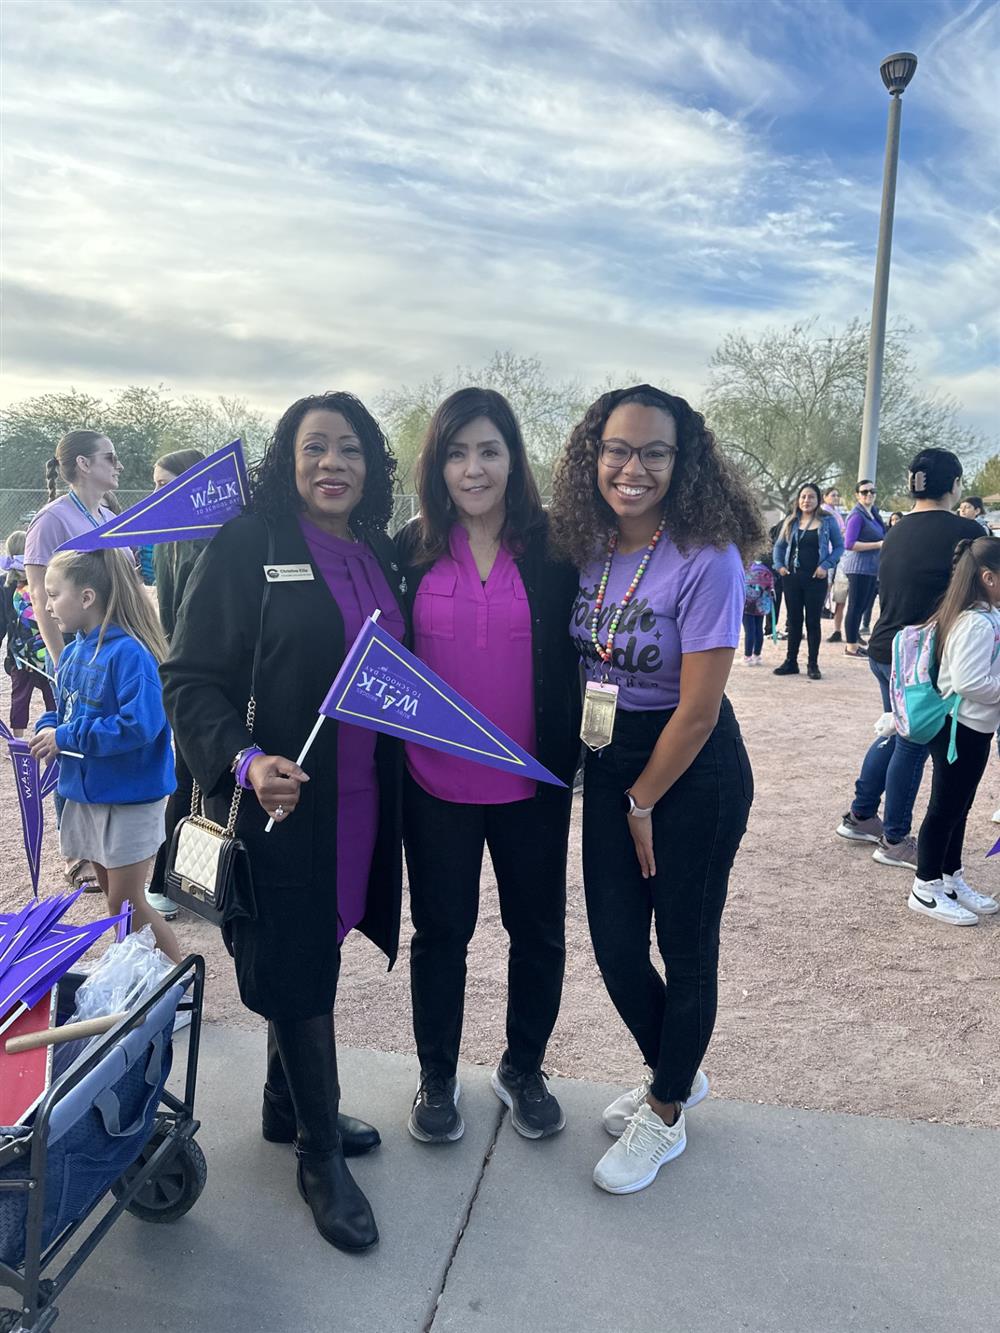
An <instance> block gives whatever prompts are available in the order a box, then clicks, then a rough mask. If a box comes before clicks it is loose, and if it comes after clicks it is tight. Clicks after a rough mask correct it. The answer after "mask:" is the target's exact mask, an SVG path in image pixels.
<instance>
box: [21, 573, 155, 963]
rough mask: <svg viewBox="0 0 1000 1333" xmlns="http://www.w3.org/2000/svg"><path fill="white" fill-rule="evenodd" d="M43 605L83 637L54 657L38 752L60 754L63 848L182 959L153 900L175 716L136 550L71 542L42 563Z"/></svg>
mask: <svg viewBox="0 0 1000 1333" xmlns="http://www.w3.org/2000/svg"><path fill="white" fill-rule="evenodd" d="M45 592H46V596H47V606H48V610H49V612H50V614H51V615H52V616H53V618H54V619H55V622H56V624H57V625H58V626H59V628H60V630H62V632H63V633H64V634H75V635H76V639H75V640H74V642H72V643H71V644H69V646H68V647H67V648H65V649H64V650H63V652H62V655H61V656H60V658H59V663H58V665H57V667H56V694H57V703H56V710H55V712H52V713H45V714H44V715H43V716H42V717H41V718H40V719H39V721H38V726H37V728H36V733H35V738H34V740H33V741H32V743H31V752H32V754H33V755H34V756H35V758H36V759H37V760H39V762H40V763H42V764H48V763H50V762H51V761H52V760H53V759H55V758H56V757H57V756H58V757H59V794H60V796H62V797H64V798H65V800H66V805H65V808H64V810H63V815H62V822H61V825H60V828H59V845H60V850H61V851H62V854H63V856H66V857H69V858H71V859H72V860H78V859H87V860H90V861H91V862H92V863H93V866H94V869H95V871H96V872H97V878H98V881H99V882H100V885H101V888H102V889H103V890H104V892H105V893H106V894H107V898H108V904H109V906H110V907H111V910H112V911H114V912H118V911H120V910H121V907H122V904H123V903H124V902H125V900H126V899H127V900H128V901H129V902H130V903H131V904H132V914H133V923H134V928H135V929H139V928H140V927H142V926H145V925H149V926H152V928H153V934H154V936H155V937H156V943H157V944H158V945H159V947H160V948H161V949H162V950H163V952H164V953H165V954H166V955H167V957H168V958H171V959H173V961H174V962H180V961H181V955H180V950H179V948H178V945H177V940H176V938H175V937H174V933H173V931H172V930H171V929H170V927H169V926H168V925H167V923H166V922H165V921H164V920H163V918H162V917H161V916H160V914H159V913H158V912H155V911H153V909H152V908H151V907H149V905H148V904H147V902H146V894H145V891H144V886H145V883H146V872H147V869H148V867H149V862H150V859H151V858H152V857H153V856H155V855H156V851H157V849H158V848H159V846H160V843H161V842H162V841H163V837H164V813H165V811H166V806H167V797H168V796H169V795H170V793H171V792H172V791H173V790H174V786H175V781H174V761H173V755H172V753H171V749H170V727H169V726H168V724H167V718H166V714H165V713H164V711H163V696H162V692H161V688H160V678H159V675H158V673H157V663H158V662H160V661H162V660H163V657H164V655H165V653H166V645H165V642H164V639H163V632H162V631H161V629H160V626H159V623H158V621H157V619H156V615H155V613H154V611H153V608H152V606H151V605H150V603H149V601H148V600H147V598H146V595H145V594H144V593H143V591H142V587H141V585H140V583H139V580H138V578H137V576H136V572H135V567H134V565H133V562H132V559H131V557H130V555H128V554H125V553H123V552H121V551H116V550H101V551H64V552H60V553H59V554H58V555H56V556H54V557H53V559H52V560H51V561H50V562H49V565H48V567H47V568H46V570H45Z"/></svg>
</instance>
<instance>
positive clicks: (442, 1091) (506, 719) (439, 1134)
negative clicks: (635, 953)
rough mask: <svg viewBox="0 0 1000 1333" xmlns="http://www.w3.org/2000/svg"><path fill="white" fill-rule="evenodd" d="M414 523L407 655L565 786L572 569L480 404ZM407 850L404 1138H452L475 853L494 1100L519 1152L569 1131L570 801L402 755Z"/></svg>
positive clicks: (574, 742) (455, 762)
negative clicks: (492, 960) (482, 899)
mask: <svg viewBox="0 0 1000 1333" xmlns="http://www.w3.org/2000/svg"><path fill="white" fill-rule="evenodd" d="M417 489H418V491H419V494H420V509H421V512H420V516H419V517H418V518H417V519H415V520H414V521H413V522H412V523H411V524H409V525H408V526H407V527H406V528H404V530H403V531H402V532H401V533H400V535H399V538H398V542H399V551H400V556H401V562H402V563H403V564H404V566H405V568H406V572H407V577H408V581H409V584H410V596H411V598H412V600H413V620H414V646H415V649H416V652H417V655H418V656H419V657H421V658H422V659H423V660H424V661H425V662H426V663H427V664H428V665H429V666H430V667H432V668H433V669H434V670H435V671H437V672H438V674H439V675H441V676H443V677H444V679H445V680H446V681H447V682H448V683H449V685H452V686H454V688H455V689H457V690H458V691H460V693H462V694H463V695H465V697H466V698H467V699H468V700H469V701H470V702H471V703H473V704H475V706H476V707H477V708H478V709H480V711H481V712H483V713H485V714H486V716H487V717H489V718H490V720H491V721H493V722H495V723H496V724H497V725H498V726H499V727H501V728H502V729H503V730H504V731H505V732H507V734H508V735H509V736H511V737H512V738H513V739H514V740H515V741H517V742H518V744H519V745H521V746H523V747H524V749H525V750H528V751H529V752H530V753H531V754H533V755H534V756H535V757H536V758H538V759H539V760H540V762H541V763H543V764H544V765H545V766H546V767H547V768H548V769H549V770H550V771H551V772H553V773H554V774H555V775H556V776H557V777H559V778H561V779H562V780H563V781H564V782H567V783H569V782H570V781H571V779H572V776H573V772H574V770H575V768H576V763H577V758H578V752H579V740H578V729H579V709H580V691H579V672H578V666H577V661H576V657H575V654H574V653H573V651H572V645H571V644H569V643H568V642H567V639H566V634H565V624H566V620H567V618H568V616H569V612H570V607H571V605H572V601H573V596H574V593H575V590H576V579H575V575H574V571H573V570H572V568H571V567H570V566H569V565H566V564H562V563H559V562H557V561H555V560H553V559H552V558H551V556H550V555H549V552H548V536H547V523H546V518H545V513H544V511H543V509H542V505H541V501H540V499H539V495H538V488H537V487H536V485H535V482H534V478H533V477H532V475H531V469H530V466H529V463H528V459H527V455H526V452H525V448H524V441H523V439H522V437H521V430H520V427H519V426H518V423H517V419H516V417H515V416H514V414H513V412H512V411H511V408H510V405H509V404H508V403H507V401H506V400H505V399H504V398H503V397H501V395H500V394H498V393H495V392H494V391H493V390H490V389H462V390H460V391H459V392H458V393H454V394H452V395H451V397H449V398H447V399H445V401H444V402H443V403H442V404H441V406H440V407H439V408H438V410H437V412H436V413H435V414H434V418H433V420H432V421H431V424H430V426H429V428H428V432H427V437H426V439H425V440H424V443H423V446H422V449H421V452H420V457H419V460H418V463H417ZM404 781H405V788H404V800H403V834H404V845H405V849H406V862H407V870H408V874H409V883H410V907H411V912H412V916H413V924H414V927H415V934H414V937H413V943H412V946H411V949H410V981H411V986H412V991H413V1027H414V1034H415V1037H416V1044H417V1054H418V1056H419V1058H420V1083H419V1087H418V1089H417V1095H416V1098H415V1100H414V1103H413V1110H412V1113H411V1115H410V1121H409V1130H410V1133H411V1134H412V1135H413V1136H414V1138H416V1139H419V1140H420V1141H421V1142H424V1143H448V1142H454V1141H455V1140H456V1139H459V1138H461V1136H462V1133H463V1131H464V1128H465V1126H464V1124H463V1121H462V1116H461V1113H460V1111H459V1109H458V1100H459V1094H460V1087H459V1082H458V1077H457V1074H456V1068H457V1064H458V1053H459V1045H460V1042H461V1036H462V1014H463V1006H464V999H465V977H466V952H467V948H468V944H469V941H470V940H471V938H472V935H473V932H474V931H475V928H476V917H477V914H478V910H479V879H480V873H481V869H482V860H483V849H484V847H489V850H490V857H491V859H492V862H493V868H494V871H495V873H496V879H497V889H498V892H499V898H500V914H501V917H502V919H503V923H504V926H505V928H506V930H507V933H508V935H509V936H510V955H509V964H508V974H507V977H508V994H507V1049H506V1050H505V1052H504V1054H503V1056H502V1058H501V1060H500V1062H499V1064H498V1065H497V1068H496V1070H495V1071H494V1073H493V1078H492V1083H493V1089H494V1091H495V1092H496V1094H497V1096H498V1097H500V1098H501V1100H502V1101H504V1102H506V1104H507V1105H508V1106H510V1108H511V1114H512V1120H513V1124H514V1128H515V1129H516V1130H517V1131H518V1132H519V1133H520V1134H523V1135H524V1136H525V1137H527V1138H543V1137H546V1136H547V1135H550V1134H555V1133H557V1132H558V1131H559V1130H560V1129H562V1127H563V1125H564V1124H565V1117H564V1115H563V1112H562V1109H561V1107H560V1106H559V1103H558V1102H557V1101H556V1099H555V1097H553V1096H552V1094H551V1093H550V1092H549V1091H548V1089H547V1088H546V1086H545V1076H544V1074H543V1072H542V1060H543V1058H544V1055H545V1048H546V1045H547V1043H548V1040H549V1036H550V1035H551V1033H552V1029H553V1027H554V1026H555V1021H556V1016H557V1015H558V1012H559V1002H560V999H561V995H562V979H563V968H564V961H565V938H564V936H565V914H566V845H567V840H568V833H569V811H570V799H571V792H570V791H569V790H568V789H562V788H558V787H554V786H551V785H548V784H536V783H535V782H533V781H529V780H527V779H525V778H522V777H520V776H518V775H517V774H513V773H503V772H499V771H496V770H494V769H491V768H484V767H483V766H482V765H480V764H474V763H472V762H471V761H468V760H462V759H455V758H452V757H451V756H450V755H444V754H441V753H439V752H437V751H434V750H428V749H427V748H425V747H423V746H418V745H407V747H406V775H405V778H404Z"/></svg>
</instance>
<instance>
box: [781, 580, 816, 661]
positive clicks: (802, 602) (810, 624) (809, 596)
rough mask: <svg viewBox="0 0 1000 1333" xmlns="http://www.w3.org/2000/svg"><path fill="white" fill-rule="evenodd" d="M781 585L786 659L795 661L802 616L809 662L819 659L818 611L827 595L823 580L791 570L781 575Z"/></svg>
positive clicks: (797, 653) (800, 639) (797, 652)
mask: <svg viewBox="0 0 1000 1333" xmlns="http://www.w3.org/2000/svg"><path fill="white" fill-rule="evenodd" d="M781 586H782V588H783V589H784V592H785V628H786V629H787V631H788V642H787V644H786V645H785V650H786V655H787V657H788V660H789V662H794V661H796V659H797V658H798V655H799V644H800V643H801V642H802V619H803V616H804V617H805V622H806V641H807V643H808V645H809V665H810V666H815V665H816V664H817V663H818V662H819V641H820V636H821V631H822V624H821V617H820V613H821V611H822V610H823V599H824V598H825V597H826V579H825V578H823V579H817V578H814V577H813V575H812V574H803V573H800V572H798V571H794V572H793V573H791V574H782V576H781Z"/></svg>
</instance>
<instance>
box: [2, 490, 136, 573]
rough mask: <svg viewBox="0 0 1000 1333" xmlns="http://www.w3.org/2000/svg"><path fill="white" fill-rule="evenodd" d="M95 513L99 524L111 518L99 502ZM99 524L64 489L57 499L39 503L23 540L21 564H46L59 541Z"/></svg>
mask: <svg viewBox="0 0 1000 1333" xmlns="http://www.w3.org/2000/svg"><path fill="white" fill-rule="evenodd" d="M97 512H98V517H99V519H100V522H101V523H109V522H110V521H111V519H113V518H114V514H113V513H112V512H111V510H110V509H105V508H104V506H103V505H101V506H100V507H99V508H98V511H97ZM99 526H100V524H97V523H95V522H94V520H93V519H92V518H91V517H90V515H89V514H88V513H86V512H85V510H84V509H83V508H81V505H80V503H79V502H78V501H77V500H76V499H75V498H74V497H73V496H72V495H70V494H69V492H68V491H67V493H66V494H65V495H60V496H59V498H58V500H50V501H49V503H48V504H47V505H42V507H41V509H39V511H38V513H37V514H36V515H35V517H34V518H33V519H32V520H31V524H30V525H29V527H28V533H27V536H26V537H25V539H24V563H25V564H26V565H47V564H48V563H49V561H50V560H51V559H52V557H53V555H55V552H56V548H57V547H59V546H61V545H62V544H63V542H67V541H69V539H70V537H79V536H80V534H81V533H84V532H92V531H93V529H94V528H95V527H99Z"/></svg>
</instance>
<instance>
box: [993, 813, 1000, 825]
mask: <svg viewBox="0 0 1000 1333" xmlns="http://www.w3.org/2000/svg"><path fill="white" fill-rule="evenodd" d="M993 822H994V824H1000V810H994V811H993Z"/></svg>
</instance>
